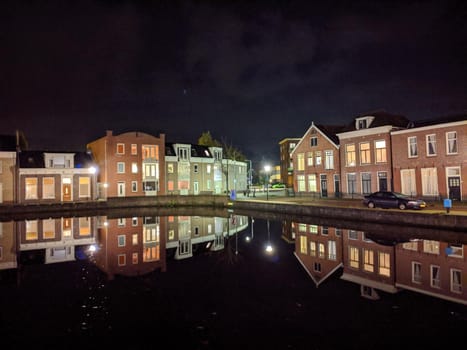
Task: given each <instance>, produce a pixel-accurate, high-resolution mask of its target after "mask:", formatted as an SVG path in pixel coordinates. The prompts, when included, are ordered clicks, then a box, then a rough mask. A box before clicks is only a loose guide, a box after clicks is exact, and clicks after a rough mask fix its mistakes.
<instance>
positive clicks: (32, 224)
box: [26, 220, 39, 241]
mask: <svg viewBox="0 0 467 350" xmlns="http://www.w3.org/2000/svg"><path fill="white" fill-rule="evenodd" d="M38 238H39V237H38V234H37V220H26V240H27V241H32V240H36V239H38Z"/></svg>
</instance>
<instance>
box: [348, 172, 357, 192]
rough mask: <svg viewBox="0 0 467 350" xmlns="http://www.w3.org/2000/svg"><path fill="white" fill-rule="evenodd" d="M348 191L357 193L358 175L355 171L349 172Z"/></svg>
mask: <svg viewBox="0 0 467 350" xmlns="http://www.w3.org/2000/svg"><path fill="white" fill-rule="evenodd" d="M347 192H348V193H349V194H354V193H357V175H355V173H351V174H347Z"/></svg>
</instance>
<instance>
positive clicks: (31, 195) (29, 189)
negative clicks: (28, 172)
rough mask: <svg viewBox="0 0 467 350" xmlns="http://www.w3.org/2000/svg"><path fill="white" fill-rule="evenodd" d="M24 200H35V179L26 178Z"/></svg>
mask: <svg viewBox="0 0 467 350" xmlns="http://www.w3.org/2000/svg"><path fill="white" fill-rule="evenodd" d="M24 182H25V185H26V186H25V187H26V188H25V192H26V193H25V198H26V199H37V178H36V177H27V178H26V179H25V180H24Z"/></svg>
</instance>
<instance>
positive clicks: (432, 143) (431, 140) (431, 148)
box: [426, 134, 436, 156]
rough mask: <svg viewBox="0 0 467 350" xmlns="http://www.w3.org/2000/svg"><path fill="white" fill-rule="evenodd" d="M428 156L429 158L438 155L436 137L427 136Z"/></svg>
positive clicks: (433, 135) (432, 135)
mask: <svg viewBox="0 0 467 350" xmlns="http://www.w3.org/2000/svg"><path fill="white" fill-rule="evenodd" d="M426 154H427V156H435V155H436V135H435V134H431V135H426Z"/></svg>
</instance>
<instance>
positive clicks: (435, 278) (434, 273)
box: [430, 265, 441, 288]
mask: <svg viewBox="0 0 467 350" xmlns="http://www.w3.org/2000/svg"><path fill="white" fill-rule="evenodd" d="M440 274H441V272H440V267H439V266H437V265H431V266H430V286H431V287H432V288H441V276H440Z"/></svg>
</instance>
